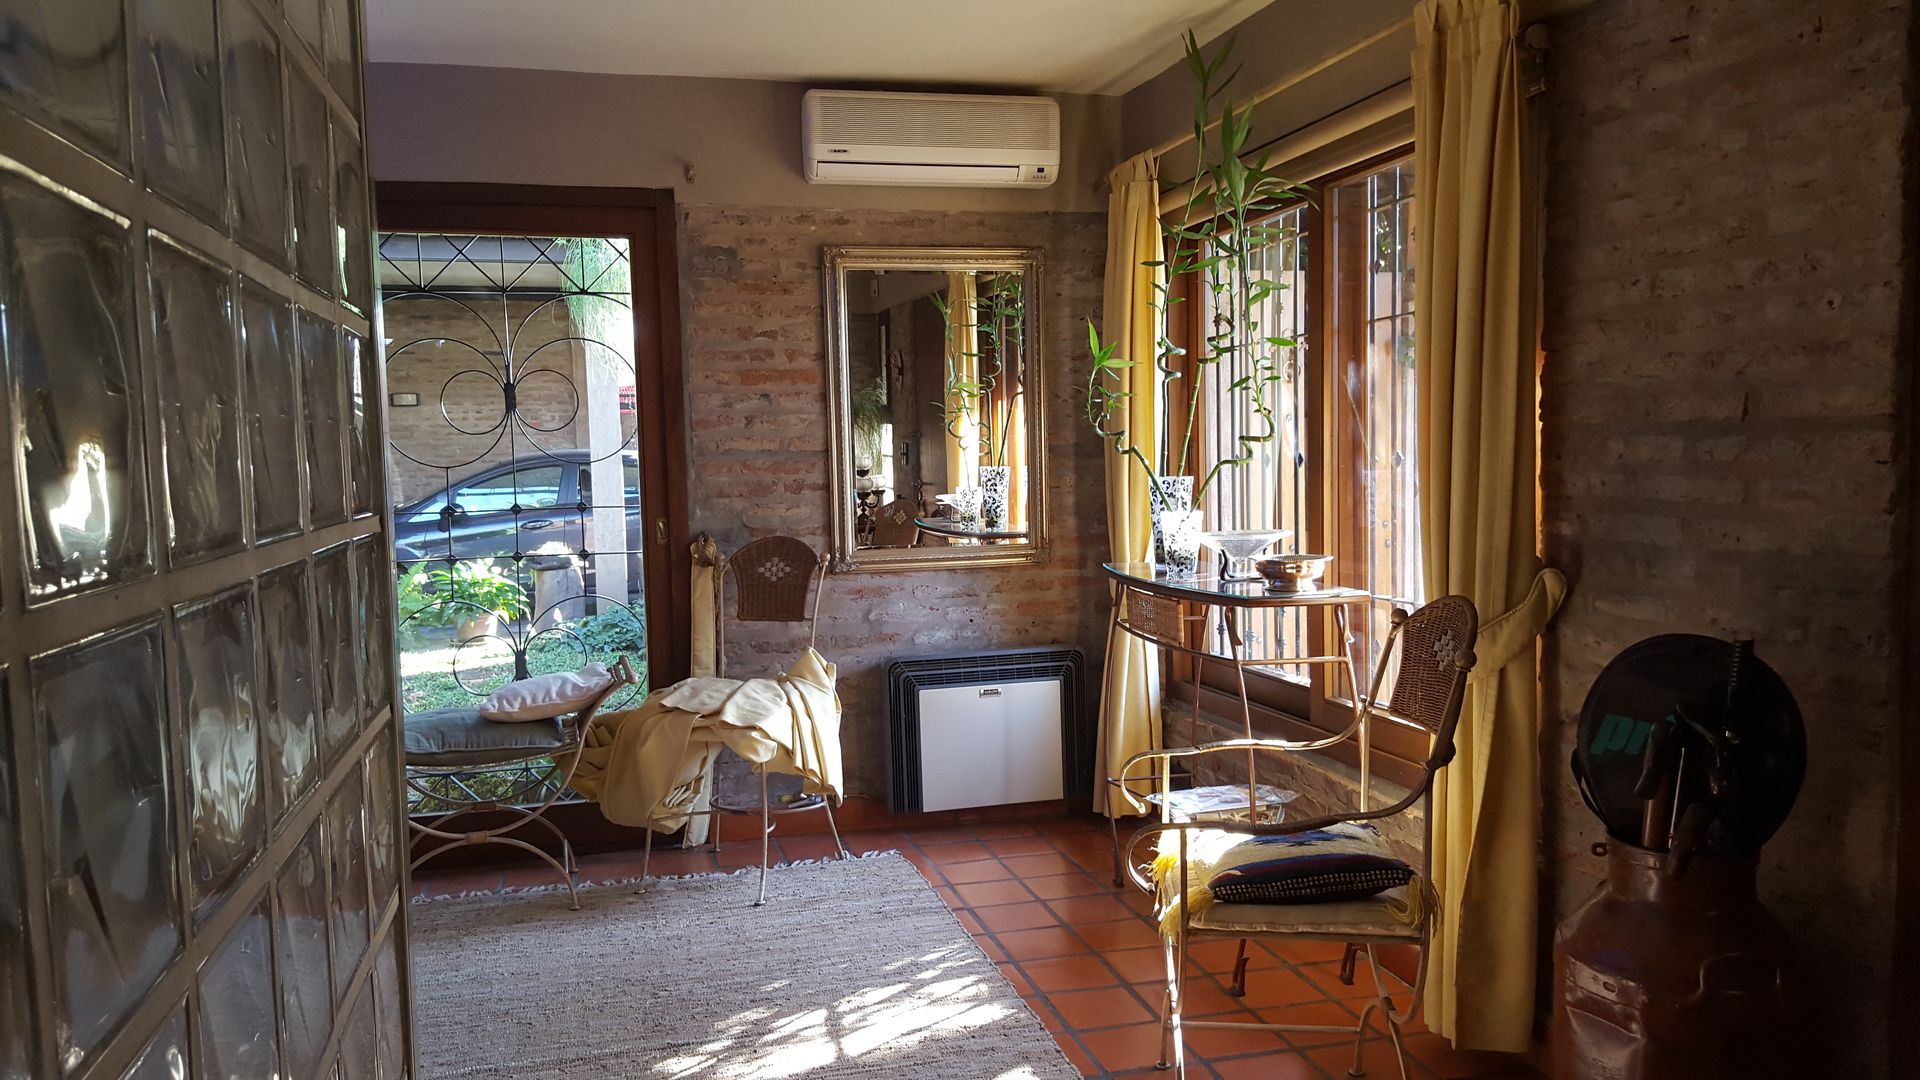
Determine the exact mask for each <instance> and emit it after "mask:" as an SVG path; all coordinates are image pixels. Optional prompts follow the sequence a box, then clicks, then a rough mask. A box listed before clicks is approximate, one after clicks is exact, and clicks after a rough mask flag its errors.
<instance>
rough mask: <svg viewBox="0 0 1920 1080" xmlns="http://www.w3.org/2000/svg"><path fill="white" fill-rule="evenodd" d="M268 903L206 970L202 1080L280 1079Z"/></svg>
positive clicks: (198, 1070)
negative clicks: (275, 1031)
mask: <svg viewBox="0 0 1920 1080" xmlns="http://www.w3.org/2000/svg"><path fill="white" fill-rule="evenodd" d="M267 919H268V915H267V903H266V902H265V901H264V900H263V901H261V903H260V904H259V905H258V906H257V907H255V908H254V909H253V910H252V911H250V912H248V913H247V914H246V916H245V917H244V918H242V919H241V920H240V924H239V925H238V926H235V927H234V928H233V931H232V932H231V933H229V934H228V935H227V940H225V941H223V942H221V943H220V947H219V948H218V949H215V950H214V953H213V955H212V956H211V957H208V958H207V962H206V964H205V965H203V966H202V967H201V968H200V993H199V998H198V1001H199V1006H200V1007H199V1009H198V1010H197V1011H198V1013H199V1033H200V1038H199V1039H198V1040H197V1041H198V1043H199V1050H200V1060H198V1061H196V1062H195V1063H194V1064H195V1065H197V1066H198V1068H196V1069H195V1070H194V1075H195V1076H196V1077H198V1078H199V1080H279V1077H280V1076H281V1072H280V1040H279V1039H278V1038H277V1037H275V1035H274V1023H273V1011H274V1010H273V1003H274V996H273V942H272V935H271V933H270V931H269V930H268V929H267V927H268V922H267Z"/></svg>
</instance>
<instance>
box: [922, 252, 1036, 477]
mask: <svg viewBox="0 0 1920 1080" xmlns="http://www.w3.org/2000/svg"><path fill="white" fill-rule="evenodd" d="M932 300H933V303H934V306H935V307H936V308H938V309H939V310H940V321H941V323H942V325H943V326H944V328H945V335H944V336H945V340H946V341H947V342H948V343H949V345H948V350H947V358H946V374H947V378H946V385H945V386H944V387H943V397H944V400H942V401H939V402H936V403H935V405H936V407H938V408H939V409H940V410H941V411H942V413H943V414H944V418H945V421H946V428H947V434H948V435H950V436H952V437H953V438H955V439H959V438H960V437H961V435H962V433H963V432H965V431H966V430H967V427H968V426H969V425H975V426H977V427H978V428H979V430H980V432H981V433H982V435H983V436H984V438H983V440H982V441H983V443H984V445H985V452H984V455H983V457H984V460H982V462H981V464H983V465H1005V464H1006V463H1007V451H1008V445H1007V439H1008V436H1009V434H1011V433H1010V431H1009V430H1008V429H1009V428H1011V427H1012V425H1013V412H1014V408H1015V406H1016V404H1017V403H1018V401H1019V398H1020V395H1021V394H1022V393H1024V392H1025V380H1024V379H1022V378H1020V364H1021V360H1022V351H1023V350H1024V349H1025V347H1026V297H1025V292H1024V287H1023V283H1022V281H1021V278H1020V275H1018V274H996V275H994V276H993V278H992V279H991V280H990V281H989V282H988V284H987V291H986V292H984V293H981V294H979V295H977V296H975V297H974V300H973V308H974V311H973V315H974V325H975V326H976V327H977V328H978V338H979V345H978V347H977V348H974V349H961V348H958V347H957V346H956V345H955V344H954V334H953V329H954V327H953V302H952V301H951V300H950V299H948V298H946V297H942V296H939V295H935V296H934V297H932ZM968 360H972V361H974V363H973V364H972V365H968V364H967V363H966V361H968ZM1010 361H1011V362H1010ZM969 366H971V367H972V368H973V369H974V370H973V372H972V375H973V377H972V378H968V377H967V376H968V370H967V369H968V367H969ZM1003 377H1004V378H1008V379H1010V380H1011V381H1010V383H1009V385H1010V386H1011V387H1012V392H1011V393H1006V394H1001V395H1000V396H999V400H998V402H996V401H995V400H994V390H995V389H996V388H997V387H998V386H999V385H1000V381H1001V379H1002V378H1003Z"/></svg>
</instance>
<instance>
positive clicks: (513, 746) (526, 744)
mask: <svg viewBox="0 0 1920 1080" xmlns="http://www.w3.org/2000/svg"><path fill="white" fill-rule="evenodd" d="M568 745H569V742H568V739H567V734H566V729H565V728H564V727H562V726H561V724H560V721H559V720H534V721H530V722H528V721H523V722H520V723H511V724H507V723H500V722H499V721H496V720H489V719H487V718H486V717H484V716H481V715H480V710H478V709H431V710H428V711H426V712H417V713H410V714H408V716H407V719H406V748H407V764H409V765H419V766H425V767H429V768H454V767H459V766H467V765H504V764H506V763H508V762H513V761H523V760H525V759H527V758H537V757H543V756H545V755H547V754H551V753H553V752H554V751H556V750H563V749H566V748H567V746H568Z"/></svg>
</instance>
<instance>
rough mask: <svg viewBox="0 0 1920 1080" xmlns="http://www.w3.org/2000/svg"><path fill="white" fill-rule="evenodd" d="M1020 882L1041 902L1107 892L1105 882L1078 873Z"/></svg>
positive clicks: (1025, 879)
mask: <svg viewBox="0 0 1920 1080" xmlns="http://www.w3.org/2000/svg"><path fill="white" fill-rule="evenodd" d="M1020 880H1021V881H1023V882H1024V883H1025V884H1026V886H1027V888H1029V889H1031V890H1033V895H1035V896H1037V897H1039V898H1040V899H1042V900H1058V899H1060V898H1062V897H1066V896H1099V895H1101V894H1102V893H1107V892H1108V891H1109V890H1108V888H1107V886H1106V883H1105V882H1102V881H1099V880H1097V879H1095V878H1094V877H1093V876H1092V875H1090V874H1083V873H1080V872H1079V871H1075V872H1073V873H1071V874H1049V875H1047V876H1046V877H1029V878H1021V879H1020Z"/></svg>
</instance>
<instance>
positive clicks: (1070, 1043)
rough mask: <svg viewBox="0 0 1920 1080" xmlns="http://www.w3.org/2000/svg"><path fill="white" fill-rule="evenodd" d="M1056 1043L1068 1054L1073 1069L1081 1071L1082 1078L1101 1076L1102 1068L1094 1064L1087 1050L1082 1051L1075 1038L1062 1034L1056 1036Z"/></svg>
mask: <svg viewBox="0 0 1920 1080" xmlns="http://www.w3.org/2000/svg"><path fill="white" fill-rule="evenodd" d="M1054 1041H1056V1042H1058V1043H1059V1044H1060V1049H1061V1050H1062V1051H1063V1052H1065V1053H1066V1055H1067V1060H1068V1061H1071V1062H1073V1067H1074V1068H1076V1069H1079V1070H1080V1075H1081V1076H1098V1075H1100V1072H1101V1069H1100V1066H1098V1065H1096V1064H1094V1061H1093V1059H1092V1058H1091V1057H1088V1056H1087V1052H1086V1051H1085V1050H1082V1049H1080V1044H1079V1043H1077V1042H1075V1041H1074V1040H1073V1036H1071V1035H1068V1034H1066V1033H1064V1032H1062V1033H1059V1034H1056V1035H1054Z"/></svg>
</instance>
